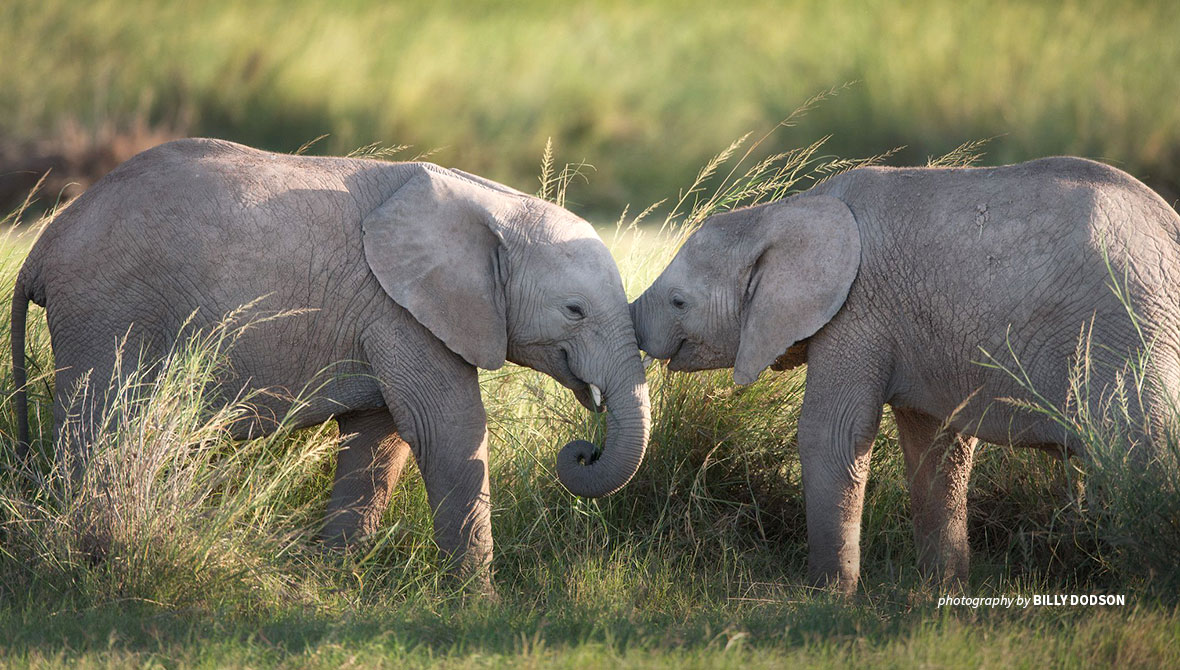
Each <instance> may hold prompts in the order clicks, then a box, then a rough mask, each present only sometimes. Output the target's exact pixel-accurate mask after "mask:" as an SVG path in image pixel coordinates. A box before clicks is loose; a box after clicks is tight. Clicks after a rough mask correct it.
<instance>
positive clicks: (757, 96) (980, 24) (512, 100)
mask: <svg viewBox="0 0 1180 670" xmlns="http://www.w3.org/2000/svg"><path fill="white" fill-rule="evenodd" d="M1177 34H1180V13H1178V12H1176V11H1175V9H1174V8H1173V7H1172V6H1171V5H1170V4H1169V3H1166V2H1154V1H1144V2H1124V1H1121V0H1119V1H1115V0H1096V1H1089V2H1080V1H1070V2H1053V3H1041V2H1031V1H1024V0H966V1H961V2H951V1H944V0H917V1H916V2H908V3H904V5H900V6H899V5H898V4H897V3H894V2H883V1H878V0H872V1H869V2H863V1H861V0H805V1H803V2H796V3H780V2H771V1H769V0H761V1H755V2H748V3H717V2H712V1H707V0H700V1H691V0H689V1H684V2H680V1H672V0H663V1H658V2H652V3H631V2H617V1H605V2H584V3H576V4H570V3H552V2H541V1H538V0H533V1H515V0H514V1H512V2H505V1H496V2H488V3H478V4H477V5H475V6H472V3H467V2H435V1H430V2H427V1H424V0H411V1H407V2H397V3H385V2H376V1H374V0H351V1H349V2H336V3H319V2H312V1H310V0H293V1H283V2H279V1H275V0H270V1H262V2H250V3H238V2H228V1H226V0H210V1H208V2H202V3H169V2H147V1H143V0H92V1H89V2H80V1H77V0H10V1H9V2H5V3H3V6H2V7H0V62H2V63H3V67H0V91H3V92H4V95H2V96H0V142H2V141H4V140H8V141H21V140H26V139H40V138H54V137H59V136H61V132H62V130H63V128H69V127H71V126H72V125H74V124H76V125H77V126H80V127H81V128H82V129H83V131H84V132H90V131H97V130H98V129H101V128H103V127H105V126H112V125H113V126H127V125H129V124H132V123H133V122H134V121H135V120H136V119H145V120H147V121H148V122H149V123H151V124H162V125H176V126H179V127H180V128H181V129H182V130H183V132H187V133H190V134H204V135H215V136H220V137H225V138H227V139H234V140H238V141H242V142H245V143H248V144H252V145H257V146H261V147H264V148H269V149H274V150H280V151H294V150H295V149H296V148H298V147H299V146H301V145H302V144H303V143H304V142H306V141H307V140H309V139H312V138H315V137H318V136H320V135H321V134H324V133H328V134H330V136H329V137H328V138H326V139H325V140H323V141H322V142H321V143H319V144H318V145H316V146H315V147H314V148H313V151H317V152H325V153H336V154H340V153H344V152H346V151H348V150H350V149H352V148H353V147H356V146H361V145H365V144H368V143H370V142H375V141H381V142H385V143H387V144H401V143H409V144H413V145H415V147H417V148H418V149H419V150H432V149H438V150H439V151H438V152H437V153H436V154H435V157H436V160H438V161H440V162H442V163H443V164H446V165H454V166H458V167H461V168H463V169H465V170H469V171H471V172H475V173H478V174H483V175H486V176H488V177H490V178H493V179H497V180H500V181H503V182H505V183H508V184H512V185H514V186H517V187H519V188H523V189H524V190H526V191H531V190H532V186H533V185H535V183H536V182H535V176H536V172H535V169H534V166H535V157H536V156H537V155H538V154H539V153H540V151H541V148H542V147H543V146H544V145H545V141H546V139H547V138H549V137H552V138H554V139H555V140H556V141H557V145H558V146H559V147H561V148H562V150H563V151H564V152H565V153H566V155H568V156H570V157H571V158H573V159H576V160H584V161H587V162H588V163H590V164H592V165H594V166H595V168H596V171H595V172H594V174H593V179H592V180H591V182H590V184H589V186H588V187H586V188H584V189H582V190H581V191H579V193H578V197H577V198H576V199H575V200H574V201H572V202H571V206H572V207H574V208H575V209H576V210H578V211H580V212H582V213H587V212H589V213H592V214H595V215H607V216H613V215H614V214H615V213H616V212H618V211H619V209H621V207H622V206H623V205H624V204H625V203H633V204H634V203H648V202H653V201H655V200H657V199H659V198H662V197H665V196H666V195H667V194H669V193H673V192H674V191H675V189H676V188H677V187H679V186H681V185H682V184H684V183H687V182H688V181H689V180H690V179H691V176H692V172H691V171H692V169H693V168H694V167H695V166H698V165H701V164H702V163H703V162H704V161H705V160H706V159H708V158H709V156H711V155H713V153H715V152H716V150H717V147H719V146H723V145H724V144H725V143H726V142H728V141H729V140H730V139H732V138H733V137H736V136H738V135H739V134H740V133H741V132H744V131H745V130H746V129H748V128H756V127H767V126H769V125H770V124H773V123H776V122H778V121H779V120H780V119H782V118H783V117H785V116H786V115H787V114H788V113H789V112H790V111H791V110H792V109H794V108H795V107H796V106H797V105H798V104H799V103H800V102H801V101H802V100H804V99H806V98H808V97H809V96H811V95H812V94H813V93H815V92H816V91H819V90H826V89H828V88H831V87H839V86H841V85H843V84H844V83H845V82H857V83H855V84H854V85H853V86H851V87H850V88H848V89H846V90H844V91H843V93H842V94H841V95H840V97H839V99H838V100H836V101H834V102H833V103H831V104H830V105H828V106H826V107H825V109H824V110H823V113H822V114H817V115H813V116H812V117H810V118H808V119H806V120H804V121H803V122H801V123H802V127H801V128H800V132H801V136H802V137H805V138H818V137H820V136H823V135H827V134H829V133H830V134H833V135H834V137H833V139H832V141H831V143H830V144H829V149H830V150H831V151H833V152H834V153H836V154H837V155H873V154H876V153H879V152H880V151H883V150H886V149H889V148H892V147H896V146H901V145H904V146H905V147H906V148H905V149H904V150H903V151H902V153H901V154H900V155H899V156H898V157H897V158H896V159H895V162H897V163H899V164H921V163H922V162H924V161H925V159H926V157H927V156H930V155H941V154H943V153H945V152H947V151H949V150H950V149H951V148H953V147H955V146H957V145H958V144H960V143H962V142H964V141H967V140H972V139H976V138H981V137H996V139H995V141H994V142H993V144H992V146H991V149H990V151H989V156H988V160H989V161H991V162H1014V161H1017V160H1023V159H1028V158H1031V157H1036V156H1042V155H1048V154H1060V153H1068V154H1079V155H1083V156H1087V157H1092V158H1099V159H1103V160H1106V161H1109V162H1113V163H1114V164H1116V165H1119V166H1121V167H1124V168H1126V169H1129V170H1130V171H1131V172H1132V173H1134V174H1136V175H1137V176H1139V177H1140V178H1142V179H1145V180H1146V181H1148V182H1149V183H1150V184H1151V185H1153V186H1156V187H1158V188H1160V190H1161V191H1162V192H1164V193H1165V195H1166V197H1168V198H1169V199H1170V200H1173V201H1174V200H1175V199H1176V198H1177V197H1180V106H1177V105H1176V104H1175V100H1176V97H1177V89H1176V80H1175V73H1176V72H1177V71H1180V41H1178V40H1176V39H1175V36H1176V35H1177ZM765 148H766V149H767V150H781V149H782V148H783V146H775V145H768V146H767V147H765Z"/></svg>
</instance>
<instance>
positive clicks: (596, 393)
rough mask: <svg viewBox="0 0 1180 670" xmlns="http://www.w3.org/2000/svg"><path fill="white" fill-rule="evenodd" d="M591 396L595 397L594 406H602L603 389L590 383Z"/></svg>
mask: <svg viewBox="0 0 1180 670" xmlns="http://www.w3.org/2000/svg"><path fill="white" fill-rule="evenodd" d="M590 397H591V398H593V399H594V406H595V407H601V406H602V391H601V390H599V388H598V387H597V386H595V385H594V384H591V385H590Z"/></svg>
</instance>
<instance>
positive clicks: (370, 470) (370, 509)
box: [323, 407, 410, 546]
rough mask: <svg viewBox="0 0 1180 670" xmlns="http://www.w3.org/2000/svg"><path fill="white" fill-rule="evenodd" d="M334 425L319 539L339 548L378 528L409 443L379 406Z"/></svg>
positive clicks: (385, 411) (343, 419) (387, 412)
mask: <svg viewBox="0 0 1180 670" xmlns="http://www.w3.org/2000/svg"><path fill="white" fill-rule="evenodd" d="M336 421H337V423H339V424H340V435H341V437H342V444H341V445H340V453H339V454H338V455H337V457H336V481H335V484H334V485H333V487H332V498H331V499H330V500H329V501H328V511H327V515H326V517H327V518H326V520H325V522H324V530H323V539H324V542H325V543H327V544H328V545H331V546H342V545H344V544H347V543H348V542H350V541H352V540H354V539H356V538H357V537H362V536H364V535H368V534H369V533H372V532H374V531H376V530H377V525H378V523H379V522H380V520H381V515H382V514H384V513H385V509H386V508H387V507H388V506H389V497H390V495H392V494H393V487H394V486H396V485H397V481H398V479H399V478H401V473H402V470H403V469H404V467H405V464H406V460H407V458H408V457H409V455H410V445H408V444H406V442H405V441H404V440H402V439H401V437H399V436H398V434H397V431H396V427H395V426H394V423H393V417H392V416H390V414H389V411H388V410H387V409H385V408H384V407H381V408H378V409H371V410H363V411H359V412H351V413H349V414H345V415H343V416H340V417H337V419H336Z"/></svg>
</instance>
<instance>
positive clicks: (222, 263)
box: [22, 142, 413, 436]
mask: <svg viewBox="0 0 1180 670" xmlns="http://www.w3.org/2000/svg"><path fill="white" fill-rule="evenodd" d="M408 178H409V170H408V168H407V166H406V165H399V164H391V163H379V162H372V161H351V160H342V159H335V158H314V157H304V158H300V159H299V162H298V163H294V162H292V161H291V160H283V159H282V158H277V157H276V156H274V155H273V154H265V153H261V152H254V151H235V150H233V149H232V148H229V147H227V146H225V145H222V144H220V143H212V142H210V143H208V144H207V145H196V146H189V145H181V146H180V147H169V146H165V147H163V148H161V149H158V150H156V152H155V153H154V154H141V156H140V157H139V158H138V159H133V160H131V161H128V162H127V163H125V164H124V165H123V166H122V167H120V168H119V170H118V171H116V172H114V173H112V174H111V175H110V176H109V177H108V178H107V179H106V180H105V181H104V182H100V186H102V187H101V188H95V189H92V190H91V191H89V192H87V193H86V194H85V195H84V196H83V197H82V198H81V199H79V200H78V201H76V202H75V203H73V204H72V205H70V206H69V207H68V208H67V209H66V210H65V211H64V212H62V213H61V215H60V216H58V217H57V219H56V220H54V221H53V223H52V224H51V225H50V226H48V227H47V228H46V230H45V232H44V234H43V236H42V237H41V239H40V240H38V243H37V245H36V248H35V250H34V252H33V253H32V254H31V255H30V259H29V261H28V263H27V264H26V266H25V268H24V270H23V274H22V283H23V284H25V285H27V286H31V287H35V288H36V292H35V293H34V294H33V295H32V297H33V300H34V301H35V302H37V303H39V304H42V305H49V306H51V308H50V309H49V310H48V313H47V317H48V321H49V329H50V332H51V334H52V335H53V351H54V358H55V365H56V366H57V368H58V369H59V372H58V378H57V384H56V386H57V388H60V389H63V390H65V389H70V388H72V387H73V386H74V385H75V384H76V383H77V381H78V379H79V378H80V377H81V376H82V375H84V374H88V373H89V374H91V375H92V376H93V377H94V379H95V382H94V383H96V384H99V385H100V386H101V385H105V383H106V380H108V379H110V375H111V372H112V370H111V365H112V364H113V362H114V360H113V355H114V352H115V350H116V347H117V346H119V345H120V343H121V341H122V340H123V339H124V338H125V337H126V338H127V343H126V344H125V345H124V346H123V350H124V353H125V356H127V357H128V358H131V359H134V358H135V356H136V354H137V353H138V351H140V349H141V347H142V349H143V350H144V351H145V353H146V354H147V356H146V358H147V359H149V360H152V359H158V358H159V357H160V356H162V355H163V354H164V353H165V352H167V351H168V349H169V348H170V347H172V346H173V344H174V342H175V341H176V336H177V334H178V333H179V331H180V329H181V327H182V326H184V325H185V324H186V323H190V319H191V326H192V327H193V328H192V329H191V330H193V331H195V330H197V329H207V328H209V327H211V326H213V325H214V324H216V323H218V322H219V321H220V320H222V319H223V318H225V317H226V315H227V314H228V313H230V312H232V311H235V310H238V309H239V308H241V307H243V306H246V305H252V307H251V308H249V309H248V310H246V313H244V314H243V315H242V316H241V317H240V318H239V321H252V320H253V321H257V320H259V319H261V318H265V317H266V316H267V315H273V314H278V313H281V312H287V314H286V315H283V316H279V317H277V318H276V319H275V320H274V321H270V322H264V323H258V324H257V325H253V326H251V327H249V328H247V329H246V330H245V331H244V332H243V333H242V335H241V336H240V339H239V341H238V342H237V343H236V344H235V346H233V347H232V349H230V351H229V354H230V357H231V366H230V371H231V372H232V373H233V374H234V375H235V377H236V378H237V379H236V380H233V379H226V380H224V384H223V386H224V389H225V390H226V392H227V393H229V394H231V396H232V395H233V394H236V393H237V391H238V390H239V389H241V388H243V387H246V388H248V389H264V388H265V389H271V390H272V391H273V392H274V394H273V395H272V394H270V393H268V394H265V395H261V396H259V397H258V398H257V399H256V401H255V402H256V403H257V404H259V406H260V409H261V413H260V415H259V416H258V417H255V418H253V420H252V421H250V424H243V425H242V426H241V427H240V429H239V430H240V432H241V433H242V435H243V436H245V435H246V434H247V433H250V432H255V433H258V432H260V431H266V430H267V429H268V428H270V427H273V421H272V420H273V419H275V418H280V419H281V418H282V417H284V416H285V415H286V413H287V412H288V410H289V409H290V406H291V402H290V399H291V397H293V396H295V395H297V394H301V393H303V392H304V391H307V390H310V389H306V388H305V386H306V385H307V384H308V383H309V382H312V381H313V380H320V381H322V382H323V383H326V384H327V386H326V387H324V388H322V389H320V390H319V392H318V393H316V394H314V395H312V396H309V397H310V398H311V400H312V406H310V407H308V408H306V409H305V410H303V411H302V412H301V417H300V418H299V419H298V421H297V422H298V423H299V424H301V425H310V424H313V423H319V422H322V421H324V420H326V419H327V418H329V417H331V416H332V415H334V414H337V413H338V412H339V411H340V410H341V409H342V408H350V409H358V410H362V409H366V408H377V407H382V406H384V404H385V403H384V400H383V399H382V396H381V391H380V388H379V386H378V384H377V380H376V378H375V377H374V376H373V375H372V373H371V372H370V371H368V367H367V366H366V365H364V364H362V363H361V362H362V361H365V360H367V355H366V353H365V351H364V345H363V342H364V341H365V340H366V339H369V338H372V337H374V336H376V335H377V334H376V333H369V332H367V331H369V330H370V328H369V325H370V324H389V326H390V327H391V328H395V327H401V328H405V327H407V326H408V325H409V324H411V323H412V322H413V319H412V318H410V317H409V315H408V314H407V313H406V311H405V310H404V309H402V308H400V307H399V306H398V305H396V304H395V303H394V302H393V301H391V300H388V299H387V298H385V297H384V293H383V292H382V290H381V286H380V285H379V284H378V283H377V282H376V281H375V279H374V278H373V275H372V272H370V271H369V270H368V266H367V264H366V262H365V252H364V248H363V244H362V239H361V230H360V226H359V225H358V224H359V222H360V220H361V219H362V218H363V217H364V216H365V214H367V213H368V212H370V211H372V210H373V209H375V208H376V207H377V206H378V205H379V204H381V203H382V202H383V201H384V200H386V199H387V198H388V197H389V196H390V195H391V194H392V193H393V192H395V191H396V190H397V189H398V188H399V187H400V186H401V185H402V184H403V183H405V181H406V180H407V179H408ZM309 196H311V197H309ZM324 222H339V223H336V224H334V225H325V223H324ZM292 310H298V311H297V312H292ZM394 324H398V325H396V326H395V325H394ZM134 365H135V361H134V360H129V361H128V362H127V363H126V364H125V366H124V367H130V368H133V367H134ZM91 369H93V372H92V373H90V372H89V371H90V370H91ZM282 394H286V395H287V396H288V397H286V398H284V397H282ZM66 401H67V397H66V395H65V394H58V396H57V402H56V406H55V414H56V422H55V423H56V424H57V425H58V426H59V427H60V426H61V425H62V422H63V421H64V418H65V416H64V412H65V409H66V408H65V405H64V403H65V402H66ZM266 424H270V426H268V425H266ZM88 426H89V422H81V423H80V424H79V425H78V426H77V428H78V429H79V430H85V429H87V428H88Z"/></svg>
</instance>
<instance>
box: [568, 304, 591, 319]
mask: <svg viewBox="0 0 1180 670" xmlns="http://www.w3.org/2000/svg"><path fill="white" fill-rule="evenodd" d="M565 313H566V315H567V316H569V317H570V318H571V319H584V318H586V312H585V311H584V310H583V309H582V307H581V305H572V304H571V305H566V306H565Z"/></svg>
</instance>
